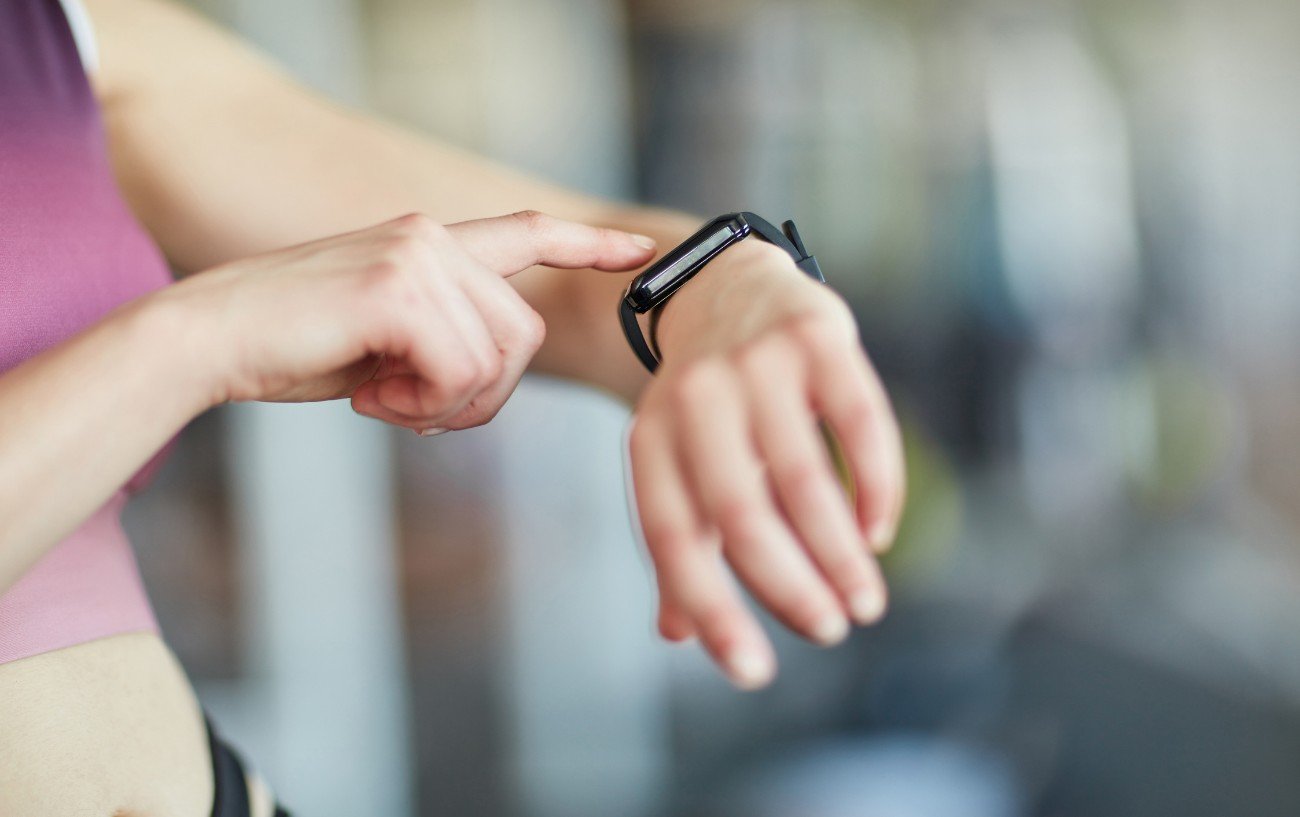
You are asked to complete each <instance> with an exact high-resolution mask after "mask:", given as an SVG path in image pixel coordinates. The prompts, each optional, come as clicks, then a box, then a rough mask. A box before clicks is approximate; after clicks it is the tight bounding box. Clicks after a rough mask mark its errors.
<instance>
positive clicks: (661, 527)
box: [641, 519, 695, 568]
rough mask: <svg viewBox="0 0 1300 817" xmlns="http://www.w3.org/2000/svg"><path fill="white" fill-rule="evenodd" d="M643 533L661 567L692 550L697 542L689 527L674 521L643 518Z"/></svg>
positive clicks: (647, 545) (647, 544)
mask: <svg viewBox="0 0 1300 817" xmlns="http://www.w3.org/2000/svg"><path fill="white" fill-rule="evenodd" d="M641 533H642V534H644V536H645V541H646V547H648V548H649V549H650V552H651V554H652V555H653V556H654V559H655V562H656V564H659V565H660V567H661V568H664V567H665V566H666V565H667V564H668V563H670V562H672V561H673V560H674V559H676V558H678V557H679V556H680V555H681V554H683V553H685V552H686V551H688V550H690V549H691V548H692V547H693V546H694V543H695V537H694V536H693V535H692V533H691V531H690V530H689V529H687V528H685V527H684V526H682V525H680V524H676V523H673V522H667V521H660V520H655V519H643V520H642V521H641Z"/></svg>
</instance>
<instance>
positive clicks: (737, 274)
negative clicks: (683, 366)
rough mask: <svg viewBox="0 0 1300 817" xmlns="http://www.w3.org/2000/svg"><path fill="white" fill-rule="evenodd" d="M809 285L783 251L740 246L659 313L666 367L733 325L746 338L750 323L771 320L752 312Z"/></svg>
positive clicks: (754, 242) (658, 335) (756, 243)
mask: <svg viewBox="0 0 1300 817" xmlns="http://www.w3.org/2000/svg"><path fill="white" fill-rule="evenodd" d="M809 283H810V281H809V279H807V278H805V277H804V276H803V275H802V274H801V273H800V272H799V270H798V268H797V267H795V265H794V260H793V259H792V258H790V256H789V254H788V253H786V252H785V251H784V250H782V249H781V248H779V247H777V246H775V245H773V244H769V243H768V242H766V241H761V240H758V239H751V240H747V241H744V242H741V243H740V244H737V245H736V246H734V247H731V248H730V249H728V250H726V251H725V252H723V253H722V254H721V255H719V256H718V257H717V258H716V259H714V260H713V261H712V262H711V263H710V264H709V265H708V266H707V267H705V268H704V269H703V270H701V271H700V272H699V273H698V274H697V275H696V276H695V277H694V278H692V279H691V280H690V281H687V282H686V283H685V284H684V285H682V288H681V289H680V290H678V292H677V293H676V294H674V295H673V297H672V298H670V299H669V300H668V302H667V303H665V304H664V305H663V306H662V307H660V309H659V314H658V315H657V316H656V319H655V321H654V324H655V336H654V337H655V342H656V344H657V346H658V349H659V351H660V352H661V354H662V355H663V359H664V361H665V362H667V361H669V360H672V359H673V358H674V357H676V356H677V354H679V353H680V352H681V350H683V348H684V347H686V346H689V345H691V344H692V342H694V341H699V340H701V339H703V338H705V337H706V336H707V335H708V334H709V330H710V329H716V328H717V327H718V326H719V325H726V324H730V325H732V326H733V328H735V329H736V330H738V331H740V332H744V331H745V330H744V326H745V325H746V324H747V323H749V322H750V321H752V320H755V319H756V318H758V317H759V316H760V315H761V316H763V317H764V318H765V317H767V316H768V314H769V313H768V311H767V310H766V309H762V310H755V309H753V307H755V306H757V302H765V301H767V300H769V299H770V298H772V297H773V296H774V295H775V297H778V298H779V297H784V296H782V295H778V294H777V293H782V292H786V291H788V288H789V287H794V288H796V291H798V290H803V289H805V288H808V287H806V285H807V284H809ZM754 328H755V330H757V329H759V327H758V326H755V327H754ZM728 334H729V335H733V336H734V333H733V332H729V333H728Z"/></svg>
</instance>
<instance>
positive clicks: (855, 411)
mask: <svg viewBox="0 0 1300 817" xmlns="http://www.w3.org/2000/svg"><path fill="white" fill-rule="evenodd" d="M837 413H838V414H839V419H840V422H842V423H843V424H844V425H846V426H851V427H858V428H860V427H862V426H865V425H867V424H868V423H870V422H871V419H872V416H873V414H874V409H873V408H872V405H871V400H870V399H869V398H868V397H867V395H866V393H865V392H864V391H862V390H861V389H858V390H855V391H854V393H853V394H852V395H850V396H849V397H847V398H845V400H844V403H843V405H842V406H841V407H840V409H839V411H838V412H837Z"/></svg>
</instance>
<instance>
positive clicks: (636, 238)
mask: <svg viewBox="0 0 1300 817" xmlns="http://www.w3.org/2000/svg"><path fill="white" fill-rule="evenodd" d="M628 235H629V236H630V237H631V238H632V243H633V244H636V245H637V246H638V247H640V248H642V249H645V250H653V249H654V248H655V247H656V246H658V245H657V244H656V243H655V240H654V239H653V238H651V237H650V236H648V235H640V234H638V233H628Z"/></svg>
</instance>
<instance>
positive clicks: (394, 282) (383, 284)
mask: <svg viewBox="0 0 1300 817" xmlns="http://www.w3.org/2000/svg"><path fill="white" fill-rule="evenodd" d="M410 269H411V267H410V265H409V264H407V263H404V262H403V261H401V260H399V259H397V258H393V257H390V256H381V257H379V258H377V259H375V260H374V261H372V262H371V263H370V264H369V265H367V267H366V268H365V270H364V274H363V276H362V287H363V288H364V290H365V292H366V293H367V294H369V295H371V296H373V297H376V298H378V299H380V300H381V301H384V302H388V303H394V302H395V303H398V304H403V305H405V304H410V303H414V302H415V301H416V300H417V299H418V294H419V287H418V286H417V284H416V282H415V280H414V279H413V277H412V275H411V272H410Z"/></svg>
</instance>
